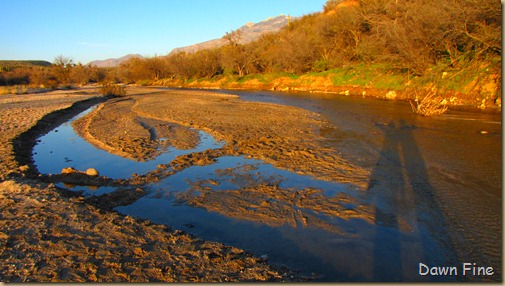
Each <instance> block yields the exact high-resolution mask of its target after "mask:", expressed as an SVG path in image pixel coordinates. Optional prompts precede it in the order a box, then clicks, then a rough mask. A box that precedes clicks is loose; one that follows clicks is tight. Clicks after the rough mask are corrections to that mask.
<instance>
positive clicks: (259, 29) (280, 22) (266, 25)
mask: <svg viewBox="0 0 505 286" xmlns="http://www.w3.org/2000/svg"><path fill="white" fill-rule="evenodd" d="M291 20H292V19H291V16H285V15H282V14H281V15H280V16H277V17H273V18H268V19H265V20H263V21H261V22H259V23H256V24H254V23H247V24H245V25H244V26H242V27H240V28H238V29H237V30H235V31H240V33H241V36H240V40H239V43H240V44H247V43H250V42H252V41H254V40H256V39H258V38H259V37H260V36H261V35H263V34H266V33H272V32H276V31H278V30H280V29H281V28H282V27H284V26H286V25H287V24H288V23H289V21H291ZM226 43H227V40H225V39H223V38H219V39H214V40H210V41H206V42H203V43H198V44H194V45H191V46H186V47H180V48H175V49H173V50H172V51H171V52H170V54H174V53H179V52H186V53H194V52H197V51H199V50H204V49H212V48H218V47H221V46H224V45H226Z"/></svg>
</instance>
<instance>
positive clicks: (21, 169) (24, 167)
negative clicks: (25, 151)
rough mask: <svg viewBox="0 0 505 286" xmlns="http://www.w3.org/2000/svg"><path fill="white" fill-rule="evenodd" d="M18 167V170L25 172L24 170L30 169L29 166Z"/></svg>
mask: <svg viewBox="0 0 505 286" xmlns="http://www.w3.org/2000/svg"><path fill="white" fill-rule="evenodd" d="M18 169H19V171H20V172H26V171H28V170H29V169H30V166H28V165H23V166H20V167H19V168H18Z"/></svg>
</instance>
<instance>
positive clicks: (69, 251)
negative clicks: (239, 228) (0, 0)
mask: <svg viewBox="0 0 505 286" xmlns="http://www.w3.org/2000/svg"><path fill="white" fill-rule="evenodd" d="M143 92H145V91H142V90H141V89H135V90H133V91H130V94H132V93H135V94H138V93H143ZM96 96H98V93H97V91H96V90H94V89H85V90H73V91H58V92H49V93H42V94H36V95H30V94H28V95H4V96H1V97H0V111H1V112H0V128H2V130H1V134H2V136H1V138H0V160H1V162H0V209H1V213H0V261H2V262H1V263H0V281H5V282H23V281H25V282H27V281H38V282H43V281H60V282H77V281H89V282H91V281H102V282H105V281H110V282H126V281H128V282H148V281H181V282H182V281H290V280H296V281H300V280H303V278H301V277H299V276H297V275H296V273H294V272H289V271H288V270H286V269H283V268H280V267H275V266H272V265H268V264H266V263H264V262H263V261H261V259H259V258H256V257H253V256H252V255H251V254H249V253H246V252H244V251H243V250H240V249H238V248H235V247H229V246H225V245H222V244H220V243H215V242H206V241H203V240H201V239H198V238H196V237H193V236H191V235H188V234H185V233H183V232H180V231H177V230H172V229H170V228H169V227H166V226H162V225H155V224H151V223H150V222H148V221H141V220H137V219H134V218H131V217H128V216H123V215H120V214H118V213H116V212H113V211H109V209H110V208H109V207H100V205H99V204H97V203H94V202H93V200H86V199H84V198H82V197H81V196H79V195H77V194H75V193H71V192H68V191H65V190H63V189H59V188H57V187H55V186H54V184H52V183H47V182H43V181H42V180H40V179H39V178H38V174H37V173H36V172H33V168H32V170H30V169H31V167H29V165H30V164H29V163H30V158H28V157H27V154H29V152H30V150H26V149H27V148H30V147H31V146H33V144H34V142H28V141H24V142H21V141H20V138H25V139H26V140H35V137H34V135H35V134H36V133H37V132H41V133H43V132H44V131H46V132H47V131H48V130H50V129H51V128H54V127H56V126H57V125H56V124H57V122H58V120H62V118H61V116H60V115H64V114H67V115H70V114H75V113H76V112H77V109H79V108H77V107H78V106H79V103H77V102H79V101H83V100H89V99H91V98H93V97H96ZM95 100H96V102H98V101H100V100H101V99H95ZM74 103H77V104H74ZM89 103H90V101H88V104H89ZM72 104H74V106H73V107H72V108H70V109H68V110H65V111H60V112H59V113H58V114H57V115H59V116H58V117H56V116H54V115H53V116H51V113H52V112H54V111H57V110H61V109H65V108H69V107H70V106H71V105H72ZM48 114H49V115H48ZM52 114H54V113H52ZM33 126H36V127H35V128H32V127H33ZM31 128H32V129H31ZM46 129H47V130H46ZM29 130H30V132H28V134H29V136H28V135H24V137H23V135H22V134H27V133H26V132H27V131H29ZM186 137H187V136H186ZM188 144H191V142H190V143H188ZM26 163H28V164H26ZM139 191H141V189H139Z"/></svg>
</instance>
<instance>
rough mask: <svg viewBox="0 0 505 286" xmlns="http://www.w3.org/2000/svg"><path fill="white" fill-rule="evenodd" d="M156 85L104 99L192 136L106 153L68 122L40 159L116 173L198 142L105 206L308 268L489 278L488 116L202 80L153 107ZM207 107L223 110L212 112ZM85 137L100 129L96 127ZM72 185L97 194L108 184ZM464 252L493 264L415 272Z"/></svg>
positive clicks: (455, 261)
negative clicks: (209, 93) (202, 84)
mask: <svg viewBox="0 0 505 286" xmlns="http://www.w3.org/2000/svg"><path fill="white" fill-rule="evenodd" d="M164 93H165V91H161V92H160V94H159V95H157V96H158V98H156V97H155V96H151V97H150V98H147V99H138V100H134V101H135V102H133V101H132V102H131V103H128V102H127V101H123V102H117V103H116V105H117V106H120V108H126V109H125V110H132V111H133V113H134V115H133V116H134V117H132V118H134V119H135V120H137V117H141V118H144V119H140V120H137V121H138V122H139V125H140V126H143V127H145V126H147V125H149V124H154V125H153V126H151V127H149V128H150V129H149V128H146V129H149V130H156V128H161V127H160V126H165V125H164V124H170V128H172V129H173V128H187V130H186V129H185V130H186V131H185V133H184V134H189V133H191V134H196V135H195V136H197V137H198V140H197V144H194V145H192V146H190V147H187V148H182V147H180V146H179V148H177V144H172V145H171V146H168V147H167V146H166V145H163V144H161V145H163V146H164V147H163V146H161V145H156V146H154V147H152V149H153V150H154V152H151V153H149V154H156V156H152V157H150V158H149V159H148V160H145V161H142V160H138V156H137V154H138V152H130V153H129V155H128V154H126V155H125V154H124V153H117V154H111V152H108V151H107V150H104V146H100V144H98V145H97V144H90V143H89V142H88V141H90V140H89V138H87V139H88V141H86V140H84V139H82V138H81V137H80V136H79V135H78V133H79V132H77V133H75V131H73V127H72V125H71V124H70V123H66V124H64V125H62V126H60V127H58V128H56V129H55V130H53V131H52V132H50V133H49V134H47V135H46V136H44V137H42V138H40V139H39V140H40V142H39V144H38V145H37V146H36V147H35V149H34V152H35V153H36V154H35V153H34V160H35V164H36V165H37V168H38V169H39V172H41V173H45V174H48V173H58V172H59V171H61V169H62V168H64V167H68V166H72V167H74V168H76V169H79V170H85V169H86V168H88V167H90V166H92V165H93V167H95V168H97V169H99V170H100V173H101V174H104V175H106V176H108V177H110V178H114V179H117V178H128V177H130V176H132V174H133V173H135V174H136V175H139V174H140V175H142V174H148V173H150V172H153V171H154V170H157V169H159V165H160V164H170V162H171V161H173V160H174V159H175V158H177V157H178V156H186V157H188V156H189V157H191V156H193V155H192V154H200V155H201V154H203V153H205V152H204V151H205V150H209V151H208V152H207V153H205V154H206V155H205V156H207V157H206V158H207V159H208V160H203V162H204V163H202V164H194V160H193V161H192V160H191V158H189V161H188V162H189V164H188V165H187V166H185V167H184V168H180V169H177V168H175V167H173V168H172V169H173V171H174V172H173V173H170V174H167V175H165V176H162V177H161V179H160V180H157V181H156V182H149V183H146V184H145V186H144V189H145V190H146V195H145V196H144V197H142V198H141V199H139V200H137V201H136V202H134V203H132V204H130V205H126V206H121V207H117V208H116V210H118V211H119V212H121V213H124V214H128V215H132V216H136V217H140V218H144V219H149V220H151V221H153V222H155V223H161V224H167V225H170V226H173V227H175V228H177V229H182V230H184V231H186V232H189V233H192V234H195V235H196V236H198V237H201V238H204V239H206V240H213V241H218V242H222V243H225V244H227V245H233V246H236V247H240V248H242V249H246V250H249V251H250V252H252V253H253V254H255V255H258V256H263V257H268V261H269V262H270V263H274V264H282V265H285V266H288V267H290V268H293V269H299V270H300V271H301V272H302V273H303V274H305V275H307V276H312V277H314V278H315V279H316V280H318V281H467V280H470V281H474V280H476V281H488V280H491V281H497V280H500V279H501V259H502V258H501V237H502V235H501V225H502V220H501V219H502V218H501V213H502V206H501V205H502V197H501V187H502V186H501V158H502V154H501V118H500V116H499V115H492V114H478V113H470V112H462V111H449V112H448V113H447V114H445V115H442V116H440V117H433V118H426V117H421V116H418V115H415V114H413V113H412V112H411V111H410V106H409V105H408V104H406V103H403V102H392V101H379V100H369V99H361V98H355V97H345V96H337V95H324V94H317V95H315V94H303V93H293V94H286V93H282V94H279V93H273V92H263V91H262V92H258V91H250V92H248V91H233V92H230V91H221V92H220V93H219V94H224V95H232V94H233V95H238V97H236V96H233V97H229V96H219V94H218V95H215V96H214V97H212V98H213V100H212V101H211V104H208V103H207V101H206V100H207V99H206V97H205V92H201V93H202V94H199V95H198V96H195V97H193V98H192V100H193V101H192V102H191V108H194V109H189V108H188V106H185V105H183V103H180V104H181V106H178V105H175V104H174V105H171V106H170V107H171V108H173V109H174V110H172V111H168V110H166V109H163V110H161V109H159V110H158V109H156V108H153V107H154V106H155V105H157V104H158V105H159V102H157V100H158V101H159V97H161V96H162V94H164ZM176 93H178V94H180V93H182V94H184V91H176ZM188 93H190V92H189V91H188ZM167 98H168V97H167ZM199 104H200V105H202V106H201V107H199V106H200V105H199ZM181 107H184V108H181ZM178 108H179V109H178ZM216 108H223V109H219V112H220V113H219V114H218V113H212V111H213V110H214V109H216ZM226 108H228V109H226ZM253 108H254V109H255V110H253V112H252V113H247V112H249V111H250V110H251V109H253ZM224 110H229V111H227V112H229V114H223V113H225V111H224ZM232 110H235V111H236V110H238V112H237V113H238V114H235V113H233V111H232ZM240 111H242V113H241V114H240ZM89 112H93V110H90V111H89ZM170 112H172V113H170ZM191 112H193V113H191ZM279 112H284V114H285V116H282V114H277V113H279ZM110 113H111V114H113V112H110ZM101 114H102V115H104V114H105V115H106V114H109V113H107V111H106V110H103V112H102V113H101ZM254 114H256V115H258V117H254V118H252V117H253V115H254ZM85 115H86V114H82V115H80V116H78V117H76V118H74V120H77V119H79V118H80V117H81V116H85ZM247 115H249V117H247ZM261 115H263V116H261ZM279 115H281V116H279ZM233 116H236V119H235V120H234V121H227V120H229V118H230V117H233ZM240 116H246V117H243V118H241V117H240ZM224 117H226V118H227V119H226V120H225V119H222V118H224ZM97 118H99V117H98V116H95V117H93V118H91V119H90V120H97ZM209 118H210V119H209ZM248 118H252V119H249V120H247V119H248ZM272 118H273V119H272ZM148 119H149V120H157V121H156V122H154V123H152V121H149V120H148ZM281 119H283V120H284V121H285V124H278V122H277V121H280V120H281ZM295 119H296V120H295ZM297 120H298V121H297ZM176 121H177V122H176ZM164 122H166V123H164ZM232 123H233V124H232ZM146 124H147V125H146ZM174 124H178V125H180V126H179V127H175V125H174ZM224 124H231V125H224ZM242 125H243V126H242ZM125 126H128V124H126V125H125ZM241 128H242V129H241ZM112 129H113V128H111V129H108V130H112ZM172 129H171V130H172ZM229 129H235V131H233V132H231V131H229ZM177 130H179V129H177ZM237 130H238V131H241V132H237ZM244 130H246V131H244ZM286 130H289V132H288V131H286ZM133 131H135V130H133ZM72 132H74V133H72ZM139 132H140V131H139ZM153 134H156V133H152V132H151V133H149V132H148V133H146V135H145V136H146V138H147V137H148V138H150V139H152V137H153ZM109 135H110V134H108V137H110V136H109ZM65 136H66V137H65ZM105 137H107V136H104V138H105ZM51 138H52V139H51ZM55 138H56V139H55ZM65 138H66V139H65ZM96 138H98V139H97V140H99V141H100V140H101V142H105V139H100V133H96ZM96 138H95V139H96ZM157 139H159V140H158V141H156V142H163V140H162V139H163V138H162V137H160V138H157ZM176 139H177V138H176ZM258 139H261V140H258ZM51 140H55V141H51ZM146 140H147V139H146ZM176 141H177V140H176ZM56 142H57V144H58V145H56ZM91 142H92V140H91ZM172 142H175V141H172ZM110 144H112V145H113V143H110ZM112 145H110V146H112ZM44 146H46V147H47V148H46V147H44ZM72 146H74V147H72ZM75 146H77V149H72V148H75ZM97 146H98V147H102V148H97ZM149 146H151V145H149ZM126 147H129V146H121V148H123V149H124V148H126ZM44 148H46V149H44ZM84 148H86V149H84ZM88 148H89V149H88ZM150 148H151V147H150ZM105 149H107V148H105ZM71 150H74V151H71ZM83 150H86V151H85V152H84V151H83ZM111 150H116V149H114V148H112V149H111ZM125 150H126V149H125ZM132 150H137V149H134V148H133V149H132ZM109 151H110V150H109ZM157 151H159V152H158V153H157ZM100 152H104V153H100ZM112 153H114V152H113V151H112ZM142 154H144V153H142ZM92 156H97V157H95V158H92ZM109 157H110V159H108V158H109ZM195 157H198V156H196V155H195ZM90 158H91V160H89V159H90ZM97 158H99V159H97ZM304 160H305V161H306V162H304ZM44 162H45V163H46V164H45V166H43V165H44ZM47 162H50V163H49V164H47ZM85 162H87V163H85ZM90 162H91V165H90ZM97 162H99V163H97ZM116 162H119V163H116ZM100 164H102V165H100ZM111 166H113V167H111ZM46 168H47V169H46ZM118 170H121V172H118ZM158 171H159V170H158ZM76 190H78V191H84V192H85V195H87V196H93V195H95V196H97V195H102V194H104V193H108V192H113V191H115V190H116V188H110V187H109V188H108V189H101V190H100V189H98V190H97V189H96V188H95V189H93V188H89V187H86V186H81V187H80V188H79V187H78V188H76ZM468 261H470V262H473V263H476V264H478V265H484V266H491V267H494V270H495V271H494V275H493V276H490V277H487V276H486V277H475V276H472V277H470V276H461V275H460V276H424V275H419V263H424V264H427V265H430V266H431V265H433V266H441V265H445V266H453V265H454V266H456V265H460V264H461V263H462V262H468Z"/></svg>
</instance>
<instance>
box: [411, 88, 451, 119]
mask: <svg viewBox="0 0 505 286" xmlns="http://www.w3.org/2000/svg"><path fill="white" fill-rule="evenodd" d="M420 93H421V92H419V91H417V92H416V97H415V99H414V100H413V101H412V100H411V101H410V105H411V106H412V111H413V112H414V113H417V114H421V115H423V116H435V115H440V114H443V113H444V112H446V111H447V108H448V106H447V105H444V104H442V98H441V97H440V96H438V95H437V92H436V91H429V92H428V94H427V95H425V96H423V97H421V96H419V94H420Z"/></svg>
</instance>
